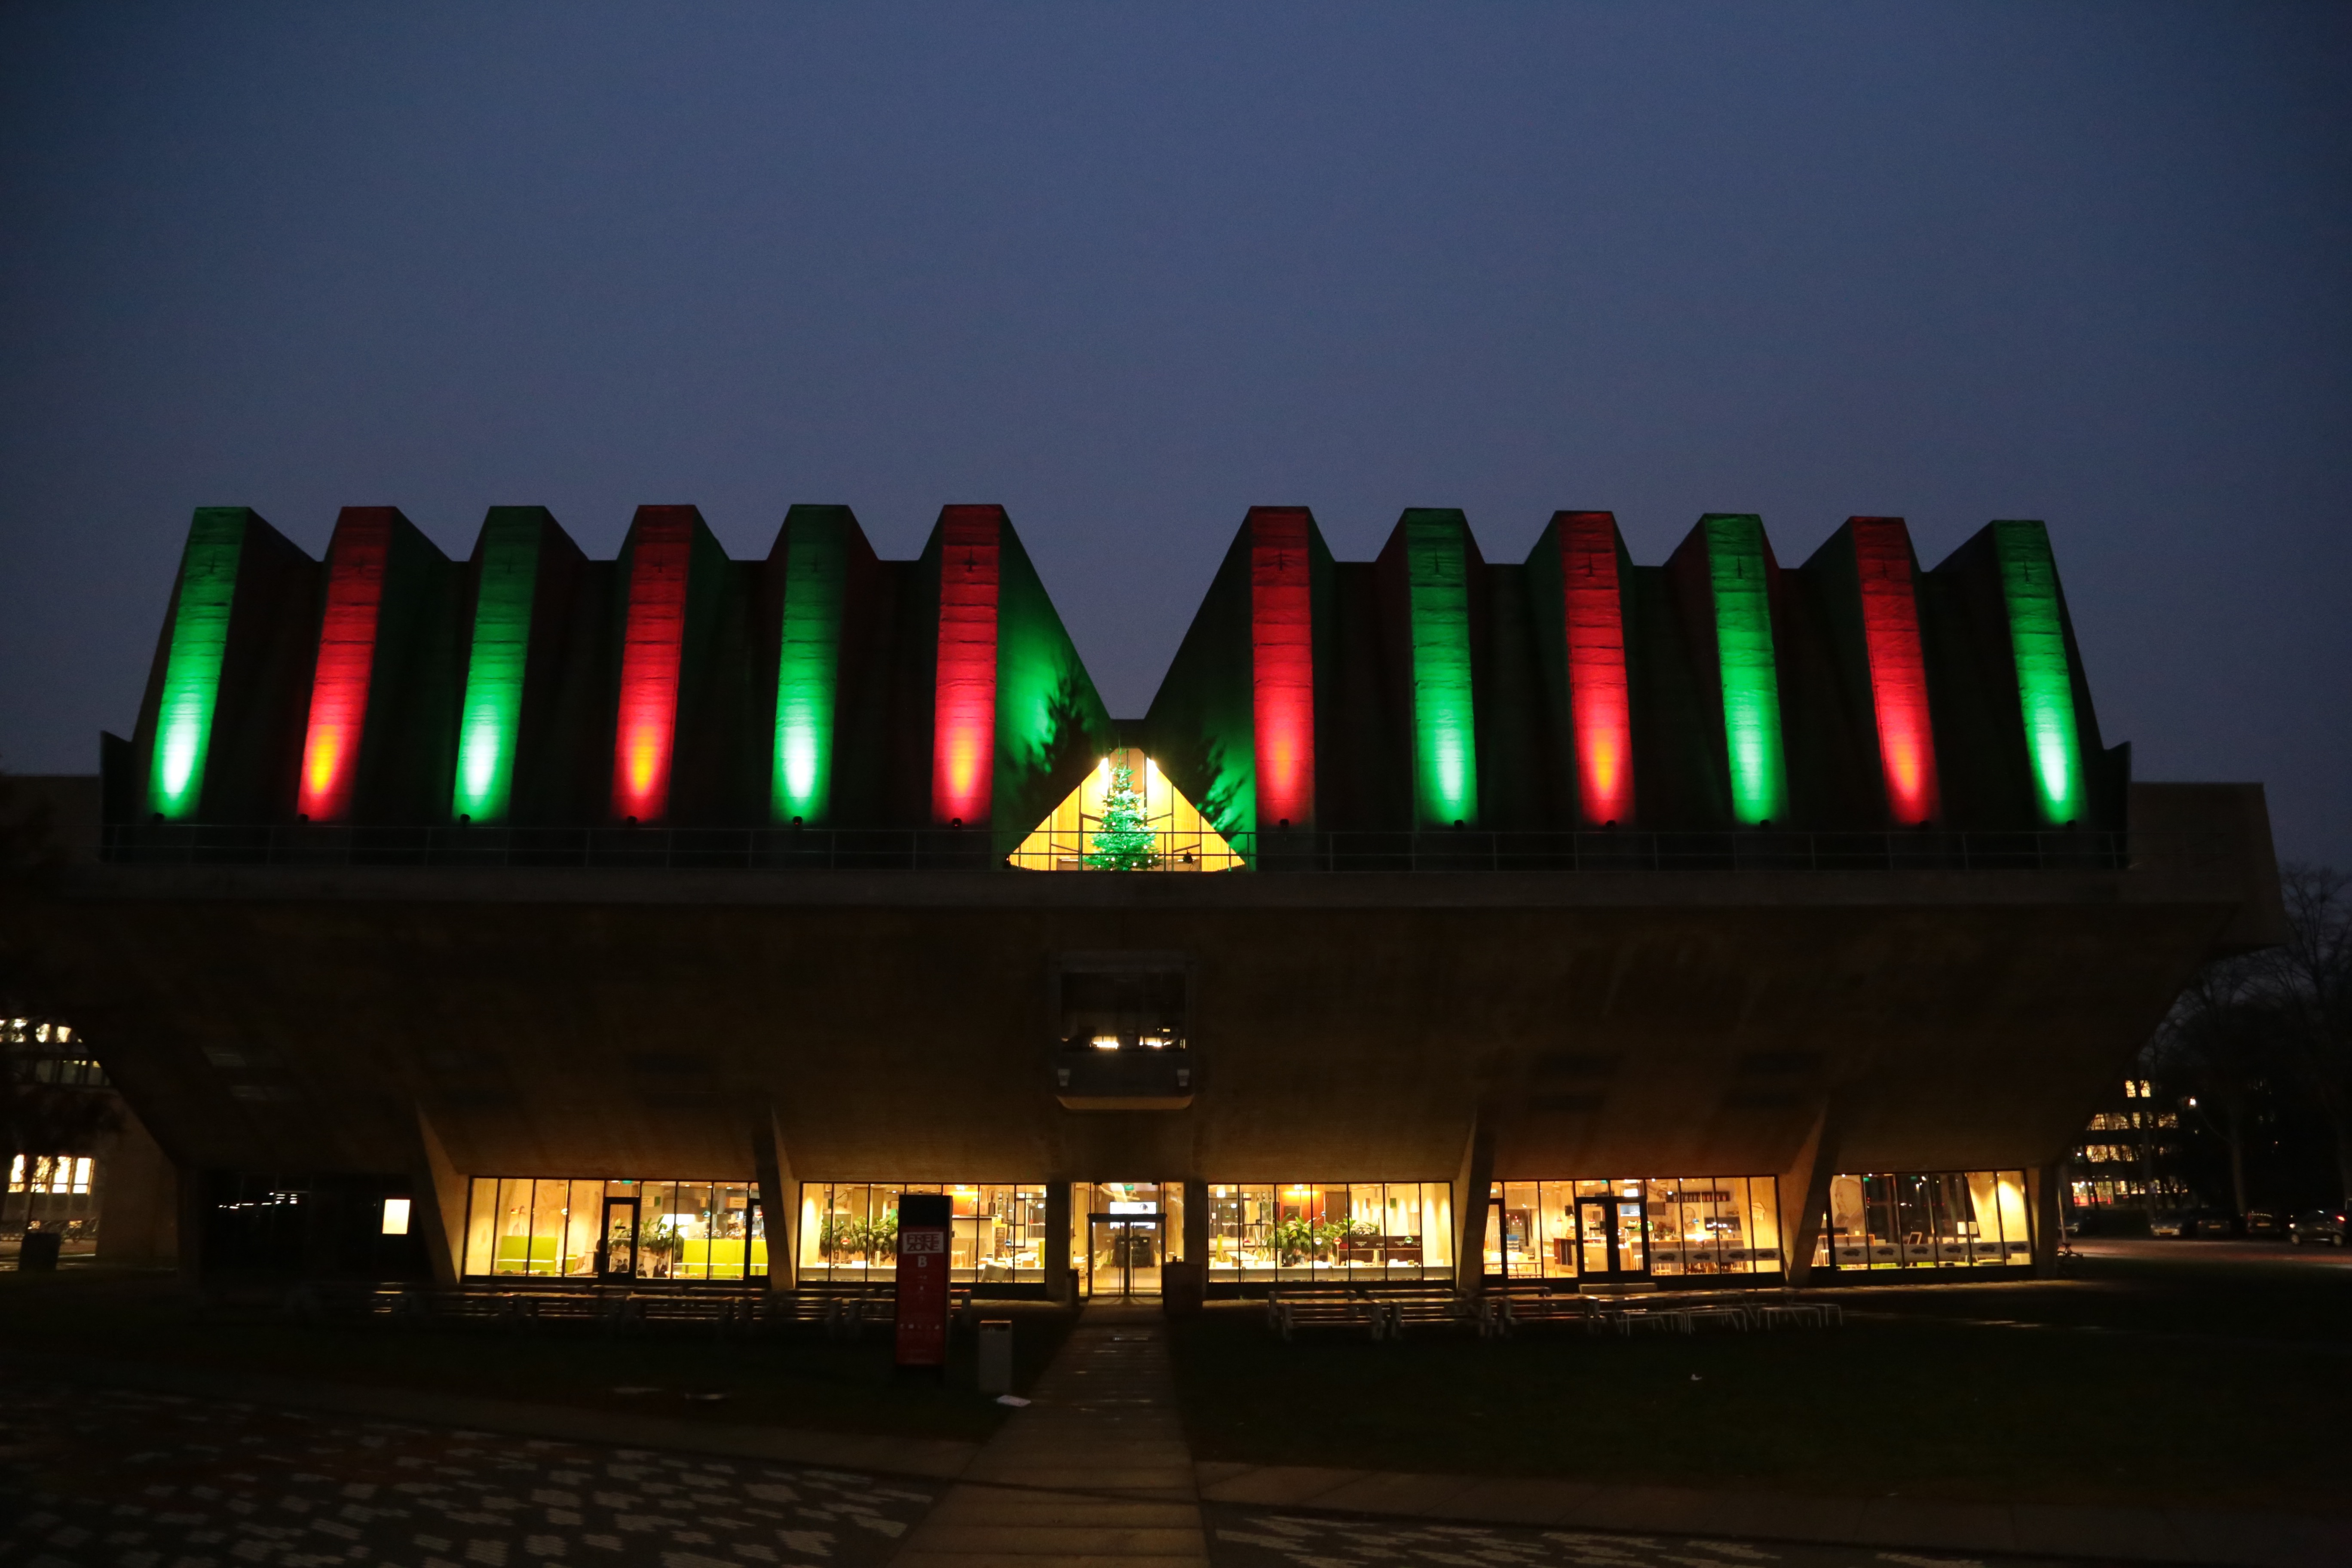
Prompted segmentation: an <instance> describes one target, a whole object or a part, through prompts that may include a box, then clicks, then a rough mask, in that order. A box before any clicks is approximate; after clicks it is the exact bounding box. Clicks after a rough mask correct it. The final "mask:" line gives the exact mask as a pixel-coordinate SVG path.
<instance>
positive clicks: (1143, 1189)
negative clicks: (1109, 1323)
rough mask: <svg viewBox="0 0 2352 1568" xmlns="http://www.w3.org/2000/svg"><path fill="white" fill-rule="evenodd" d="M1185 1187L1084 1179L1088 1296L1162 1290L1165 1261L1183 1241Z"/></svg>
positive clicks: (1082, 1211) (1079, 1191) (1080, 1189)
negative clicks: (1163, 1264)
mask: <svg viewBox="0 0 2352 1568" xmlns="http://www.w3.org/2000/svg"><path fill="white" fill-rule="evenodd" d="M1182 1191H1183V1189H1182V1187H1181V1185H1179V1184H1176V1183H1173V1182H1081V1183H1079V1184H1078V1189H1077V1194H1078V1197H1079V1198H1080V1199H1081V1200H1082V1206H1080V1208H1079V1213H1080V1214H1081V1215H1084V1218H1083V1220H1082V1221H1081V1223H1082V1224H1083V1225H1084V1226H1085V1227H1086V1229H1085V1240H1086V1258H1087V1264H1086V1292H1087V1295H1089V1296H1100V1297H1117V1296H1157V1295H1159V1294H1160V1265H1161V1264H1162V1263H1164V1262H1166V1261H1167V1260H1168V1258H1169V1257H1170V1255H1171V1252H1172V1251H1174V1250H1175V1249H1176V1248H1177V1247H1180V1246H1181V1237H1182V1232H1183V1214H1182V1198H1181V1193H1182Z"/></svg>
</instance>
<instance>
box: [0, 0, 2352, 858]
mask: <svg viewBox="0 0 2352 1568" xmlns="http://www.w3.org/2000/svg"><path fill="white" fill-rule="evenodd" d="M0 215H5V217H0V224H5V226H0V294H4V296H5V315H0V321H5V331H6V337H5V344H6V346H5V354H0V764H5V765H6V766H8V767H11V768H16V769H20V770H25V771H51V770H60V771H62V770H71V771H83V770H87V769H89V768H90V767H92V766H94V765H95V756H96V742H95V732H96V731H98V730H99V729H100V728H101V727H111V728H114V729H116V730H119V731H127V730H128V729H129V728H130V726H131V722H132V720H133V718H134V716H135V710H136V708H137V703H138V699H139V692H140V689H141V685H142V681H143V679H144V677H145V672H146V669H147V665H148V661H149V659H150V658H151V657H152V652H153V648H154V642H155V636H156V631H157V627H158V624H159V622H160V620H161V617H162V615H163V606H164V601H165V597H166V595H167V594H168V592H169V590H170V585H171V579H172V574H173V569H174V567H175V566H176V564H177V560H178V552H179V548H180V543H181V540H182V537H183V534H184V530H185V528H186V526H187V520H188V514H189V512H190V510H191V509H193V508H194V507H196V506H199V505H209V504H223V503H243V504H249V505H252V506H254V507H257V508H258V509H259V510H261V512H262V513H263V515H265V516H267V517H268V519H269V520H270V521H272V522H274V523H276V524H277V525H278V527H279V528H280V529H282V530H283V531H286V532H287V533H289V535H291V536H292V537H293V538H294V539H295V540H297V541H298V542H300V543H302V544H303V545H304V546H306V547H307V548H309V549H310V550H311V551H312V552H314V553H316V552H320V551H322V550H323V548H324V546H325V543H326V539H327V533H328V530H329V528H330V526H331V523H332V521H333V519H334V513H335V510H336V509H337V508H338V507H339V506H342V505H346V504H383V503H391V504H396V505H398V506H400V507H401V508H403V509H404V510H406V512H407V513H408V515H409V516H410V517H411V518H413V519H415V521H417V522H418V523H419V524H420V525H422V526H423V527H424V528H425V531H427V532H429V533H430V534H432V535H433V536H434V537H435V538H436V540H437V541H439V542H440V543H441V545H442V547H443V548H444V549H446V550H447V551H449V552H451V553H452V554H462V553H464V552H467V551H468V550H469V549H470V548H471V545H472V542H473V536H474V532H475V531H476V530H477V529H478V526H479V524H480V521H481V517H482V513H483V510H485V509H486V508H487V507H488V506H490V505H492V504H496V503H506V502H539V503H543V504H545V505H547V506H550V507H551V508H553V509H554V510H555V513H556V515H557V516H558V517H559V518H561V519H562V521H563V523H564V524H565V526H566V527H567V528H569V529H570V530H571V531H572V534H573V535H574V537H576V538H578V539H579V540H580V541H581V542H582V543H583V545H585V546H587V547H588V548H589V549H590V550H591V551H592V552H597V553H602V554H609V553H611V552H612V551H613V550H614V548H615V547H616V546H617V544H618V542H619V540H620V536H621V533H622V531H623V530H624V528H625V526H626V523H627V521H628V517H629V514H630V511H631V510H632V509H633V508H635V506H636V505H637V504H638V503H639V502H644V501H692V502H695V503H697V504H698V505H699V506H700V507H701V508H702V510H703V513H704V515H705V516H706V517H708V518H709V520H710V522H711V525H712V526H713V527H714V528H715V529H716V530H717V531H718V532H719V537H720V538H721V539H722V540H724V541H725V542H727V544H728V545H729V547H730V549H731V550H732V551H733V552H735V553H737V554H739V555H750V554H759V553H764V552H765V551H766V548H767V546H768V543H769V542H770V540H771V538H772V535H773V532H774V530H775V528H776V525H777V522H778V521H779V520H780V519H781V518H782V514H783V510H784V508H785V507H786V506H787V505H788V504H790V503H791V502H793V501H795V500H811V501H835V500H838V501H846V502H848V503H850V504H851V505H853V506H855V507H856V510H857V513H858V516H859V517H860V519H861V520H862V521H864V522H865V524H866V530H867V531H868V532H869V533H870V534H871V535H872V536H873V538H874V540H875V542H876V544H877V547H879V548H880V549H881V550H882V551H883V552H884V553H886V554H891V555H909V554H912V553H913V552H915V551H916V549H917V548H918V547H919V544H920V542H921V541H922V539H923V537H924V535H925V533H926V532H927V531H929V528H930V525H931V522H932V520H933V518H934V517H935V516H936V514H937V512H938V510H939V508H940V505H941V504H942V503H943V502H948V501H969V500H999V501H1002V502H1003V503H1004V504H1005V505H1006V506H1007V507H1009V508H1010V509H1011V510H1012V514H1013V521H1014V522H1015V523H1016V524H1017V525H1018V527H1019V528H1020V530H1021V532H1022V536H1023V537H1024V540H1025V541H1026V542H1027V543H1028V546H1029V549H1030V551H1031V552H1032V554H1033V555H1034V556H1035V558H1036V560H1037V563H1038V565H1039V568H1040V570H1041V571H1042V572H1043V573H1044V574H1045V582H1046V585H1047V586H1048V588H1050V589H1051V590H1052V592H1053V593H1054V595H1055V598H1056V600H1057V601H1058V602H1059V603H1060V605H1061V606H1062V610H1063V613H1064V615H1065V616H1066V618H1067V620H1068V621H1069V623H1070V626H1071V629H1072V631H1073V632H1074V633H1075V634H1076V637H1077V639H1078V643H1079V647H1080V648H1081V650H1082V651H1083V652H1084V654H1085V656H1086V658H1087V662H1088V664H1089V666H1090V667H1091V668H1093V670H1094V672H1095V675H1096V678H1097V680H1098V681H1099V682H1100V684H1101V686H1102V687H1103V689H1104V694H1105V696H1106V697H1107V698H1108V700H1109V701H1110V704H1111V706H1112V709H1113V710H1114V711H1118V712H1126V713H1133V712H1139V711H1140V710H1142V708H1143V707H1144V706H1145V704H1146V703H1147V702H1148V701H1149V700H1150V694H1151V691H1152V689H1153V687H1154V686H1155V685H1156V684H1157V682H1158V680H1159V678H1160V672H1161V670H1162V669H1163V668H1164V667H1165V665H1166V662H1167V660H1168V658H1169V657H1170V656H1171V654H1172V652H1173V651H1174V648H1175V646H1176V642H1177V639H1178V638H1179V637H1181V634H1182V631H1183V627H1184V625H1185V623H1186V621H1187V620H1188V619H1189V617H1190V616H1191V614H1192V609H1193V607H1194V605H1196V603H1197V602H1198V599H1199V596H1200V595H1201V593H1202V590H1203V589H1204V588H1205V587H1206V585H1207V583H1208V580H1209V576H1210V574H1211V573H1212V572H1213V570H1214V569H1215V566H1216V563H1217V561H1218V559H1219V557H1220V555H1221V553H1222V552H1223V547H1224V545H1225V543H1226V542H1227V541H1228V540H1229V539H1230V537H1231V535H1232V533H1233V531H1234V528H1235V527H1236V526H1237V525H1238V524H1239V522H1240V521H1241V516H1242V513H1243V510H1244V509H1245V508H1246V507H1248V506H1249V505H1250V504H1251V503H1253V502H1305V503H1307V504H1309V505H1311V506H1313V507H1314V508H1315V510H1316V515H1317V517H1318V519H1319V520H1320V521H1321V523H1322V525H1323V528H1324V531H1325V532H1326V533H1327V534H1328V537H1329V539H1330V541H1331V543H1332V545H1333V547H1334V548H1335V549H1336V550H1337V551H1339V552H1340V553H1341V554H1342V555H1346V556H1368V555H1370V554H1371V553H1372V552H1374V551H1375V550H1376V549H1377V548H1378V546H1379V544H1380V542H1381V540H1382V539H1383V538H1384V537H1385V535H1386V534H1387V532H1388V530H1389V529H1390V527H1391V525H1392V524H1393V523H1394V521H1395V520H1396V516H1397V513H1398V512H1399V511H1400V510H1402V509H1403V508H1405V507H1407V506H1460V507H1463V508H1465V510H1467V511H1468V512H1469V514H1470V519H1471V523H1472V526H1473V527H1474V528H1475V531H1477V534H1478V537H1479V540H1480V542H1481V544H1482V546H1483V547H1484V549H1485V550H1486V553H1487V555H1488V556H1489V557H1490V558H1492V559H1497V560H1517V559H1520V558H1522V557H1523V556H1524V555H1525V554H1526V552H1527V551H1528V547H1529V545H1530V544H1531V543H1532V542H1533V539H1534V536H1535V534H1536V532H1537V531H1538V529H1539V528H1540V527H1541V526H1542V523H1543V521H1544V520H1545V519H1546V518H1547V517H1548V516H1549V514H1550V512H1551V511H1552V510H1553V509H1555V508H1558V507H1591V508H1608V509H1612V510H1615V511H1616V513H1617V516H1618V519H1619V521H1620V522H1621V523H1622V525H1623V526H1624V529H1625V531H1626V534H1627V536H1628V539H1629V541H1630V542H1631V543H1632V546H1633V552H1634V554H1635V557H1636V559H1638V560H1643V561H1657V560H1661V559H1663V558H1664V554H1665V553H1666V552H1667V551H1668V550H1669V549H1670V548H1671V547H1672V546H1673V545H1674V543H1675V541H1676V540H1678V539H1679V538H1680V537H1681V536H1682V534H1683V533H1684V532H1685V531H1686V530H1687V529H1688V528H1689V527H1690V525H1691V524H1692V522H1693V521H1696V519H1697V517H1698V515H1699V514H1700V513H1701V512H1704V511H1731V510H1738V511H1759V512H1761V513H1762V514H1763V515H1764V519H1765V522H1766V525H1767V527H1768V528H1769V530H1770V531H1771V534H1772V538H1773V542H1774V544H1775V547H1776V549H1777V550H1778V552H1780V556H1781V558H1782V559H1783V560H1784V561H1789V562H1795V561H1800V560H1802V559H1803V558H1804V557H1805V556H1806V555H1807V554H1809V553H1810V552H1811V551H1812V549H1813V548H1814V546H1815V545H1816V544H1818V543H1819V542H1820V541H1821V540H1822V537H1823V536H1825V535H1826V534H1827V533H1828V532H1829V531H1831V530H1832V529H1833V528H1834V527H1835V526H1836V525H1837V523H1838V522H1839V521H1841V520H1843V518H1844V517H1846V516H1847V515H1848V514H1849V513H1854V512H1866V513H1878V512H1884V513H1897V514H1901V515H1904V516H1906V517H1908V518H1909V519H1910V520H1911V524H1912V528H1913V531H1914V534H1915V536H1916V539H1917V541H1918V542H1919V546H1920V550H1921V553H1922V555H1923V556H1924V557H1925V558H1926V559H1927V561H1928V562H1930V563H1933V562H1934V561H1937V560H1939V559H1941V558H1942V556H1943V555H1944V554H1945V553H1946V552H1948V551H1949V550H1950V549H1951V548H1952V547H1953V546H1954V545H1956V544H1958V542H1960V541H1961V540H1963V539H1964V538H1966V537H1967V536H1968V535H1969V533H1971V532H1973V531H1975V530H1976V529H1977V528H1979V526H1981V525H1982V524H1983V523H1984V522H1985V521H1988V520H1990V519H1992V518H1995V517H2041V518H2045V519H2047V520H2048V521H2049V523H2050V525H2051V529H2052V532H2053V537H2054V539H2055V542H2056V544H2057V549H2058V558H2059V564H2060V568H2061V571H2062V572H2063V574H2064V577H2065V580H2066V585H2067V591H2068V595H2069V599H2070V602H2071V604H2072V606H2073V609H2074V616H2075V620H2076V625H2077V627H2078V629H2079V631H2080V633H2081V637H2082V641H2083V646H2084V652H2085V656H2086V658H2087V659H2088V661H2089V664H2090V673H2091V679H2092V681H2093V685H2094V689H2095V692H2096V694H2097V698H2098V703H2099V717H2100V720H2101V722H2102V724H2103V726H2104V727H2105V731H2106V734H2107V737H2108V739H2109V740H2110V741H2115V740H2122V739H2128V740H2131V741H2133V742H2135V743H2136V753H2137V766H2138V770H2139V773H2140V774H2141V776H2143V777H2154V778H2232V779H2234V778H2259V779H2262V780H2264V781H2265V782H2267V783H2268V784H2269V785H2270V788H2271V799H2272V805H2273V813H2274V816H2275V819H2276V824H2277V828H2278V834H2279V840H2280V847H2281V848H2282V850H2283V851H2284V853H2287V854H2290V855H2297V856H2304V857H2316V858H2330V859H2333V860H2335V861H2336V862H2337V863H2339V864H2352V756H2347V751H2352V747H2347V738H2346V732H2347V722H2352V635H2347V615H2346V610H2345V606H2344V601H2345V598H2346V595H2347V589H2352V542H2347V517H2346V512H2347V497H2352V8H2347V7H2344V6H2341V5H2326V6H2306V7H2297V6H2293V5H2262V6H2247V5H2206V6H2167V5H2150V4H2133V5H2124V6H2116V7H2099V6H2092V5H2068V6H2052V5H2012V6H1999V5H1984V6H1975V7H1961V6H1935V7H1930V6H1924V5H1906V6H1889V5H1879V4H1872V5H1854V6H1814V7H1781V8H1766V7H1754V6H1734V5H1717V6H1708V7H1697V8H1693V9H1688V10H1675V9H1673V8H1670V7H1666V6H1663V5H1643V6H1627V5H1607V6H1601V7H1594V8H1591V9H1582V8H1576V7H1572V6H1567V5H1542V6H1534V5H1530V6H1524V7H1507V6H1501V5H1490V6H1486V7H1480V8H1475V9H1470V8H1454V7H1438V6H1415V7H1402V6H1399V7H1381V6H1367V5H1335V6H1330V7H1314V6H1305V5H1299V6H1271V7H1270V6H1265V5H1246V6H1239V7H1235V8H1233V9H1228V10H1217V9H1213V8H1210V7H1207V6H1186V7H1156V8H1147V7H1142V6H1130V7H1112V6H1105V5H1086V6H1076V5H1074V6H1070V7H1066V8H1064V7H1047V6H989V7H970V6H955V7H944V6H943V7H938V8H923V7H905V8H893V7H889V6H885V5H857V6H841V7H835V8H834V9H833V10H831V11H829V12H823V13H820V12H815V11H813V10H808V9H800V10H793V9H786V8H782V7H776V6H769V5H759V6H744V7H740V8H737V7H728V6H723V5H696V6H691V7H686V6H679V7H670V8H659V7H610V8H594V7H582V6H554V5H548V6H541V7H507V8H503V9H496V10H493V9H491V8H488V7H478V6H472V5H464V6H459V5H451V6H445V7H437V8H436V7H429V6H425V5H401V6H397V7H382V8H375V9H370V8H366V7H361V6H356V5H349V6H331V7H318V6H309V5H303V6H287V7H275V8H273V7H262V6H247V7H237V8H231V7H219V6H213V7H193V6H190V7H175V8H171V9H161V8H138V7H130V6H117V5H106V6H98V5H55V6H43V5H24V4H18V5H10V6H8V7H6V8H5V10H0Z"/></svg>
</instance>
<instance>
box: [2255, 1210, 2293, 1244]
mask: <svg viewBox="0 0 2352 1568" xmlns="http://www.w3.org/2000/svg"><path fill="white" fill-rule="evenodd" d="M2246 1234H2247V1235H2248V1236H2266V1237H2271V1238H2273V1240H2275V1239H2276V1238H2277V1237H2282V1236H2284V1235H2285V1234H2286V1216H2285V1215H2281V1214H2279V1213H2278V1212H2277V1211H2275V1210H2273V1209H2248V1210H2247V1211H2246Z"/></svg>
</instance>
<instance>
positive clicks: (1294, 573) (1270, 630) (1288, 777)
mask: <svg viewBox="0 0 2352 1568" xmlns="http://www.w3.org/2000/svg"><path fill="white" fill-rule="evenodd" d="M1313 527H1314V522H1313V520H1312V519H1311V518H1310V517H1309V516H1308V515H1307V509H1306V508H1304V507H1272V506H1260V507H1252V508H1251V509H1250V513H1249V531H1250V692H1251V706H1252V710H1253V714H1254V719H1255V744H1254V750H1255V764H1256V776H1257V822H1258V825H1259V826H1260V827H1261V828H1268V827H1275V828H1278V827H1281V826H1285V825H1287V826H1292V827H1299V828H1304V827H1308V826H1312V825H1313V823H1314V821H1315V597H1314V592H1313V584H1312V579H1311V576H1310V574H1309V573H1308V570H1307V550H1308V545H1307V540H1308V535H1309V531H1310V530H1312V528H1313Z"/></svg>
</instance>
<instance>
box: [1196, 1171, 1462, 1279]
mask: <svg viewBox="0 0 2352 1568" xmlns="http://www.w3.org/2000/svg"><path fill="white" fill-rule="evenodd" d="M1453 1191H1454V1189H1453V1186H1452V1184H1450V1183H1446V1182H1266V1183H1259V1184H1250V1183H1240V1184H1233V1185H1227V1186H1219V1185H1213V1186H1211V1187H1210V1188H1209V1258H1208V1264H1209V1279H1211V1281H1213V1282H1215V1281H1219V1280H1223V1281H1227V1282H1238V1283H1248V1282H1252V1281H1256V1280H1265V1281H1267V1282H1273V1281H1276V1280H1299V1281H1307V1280H1330V1281H1335V1282H1339V1281H1347V1282H1354V1283H1380V1282H1382V1281H1387V1280H1415V1279H1452V1278H1453V1275H1454V1201H1453Z"/></svg>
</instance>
